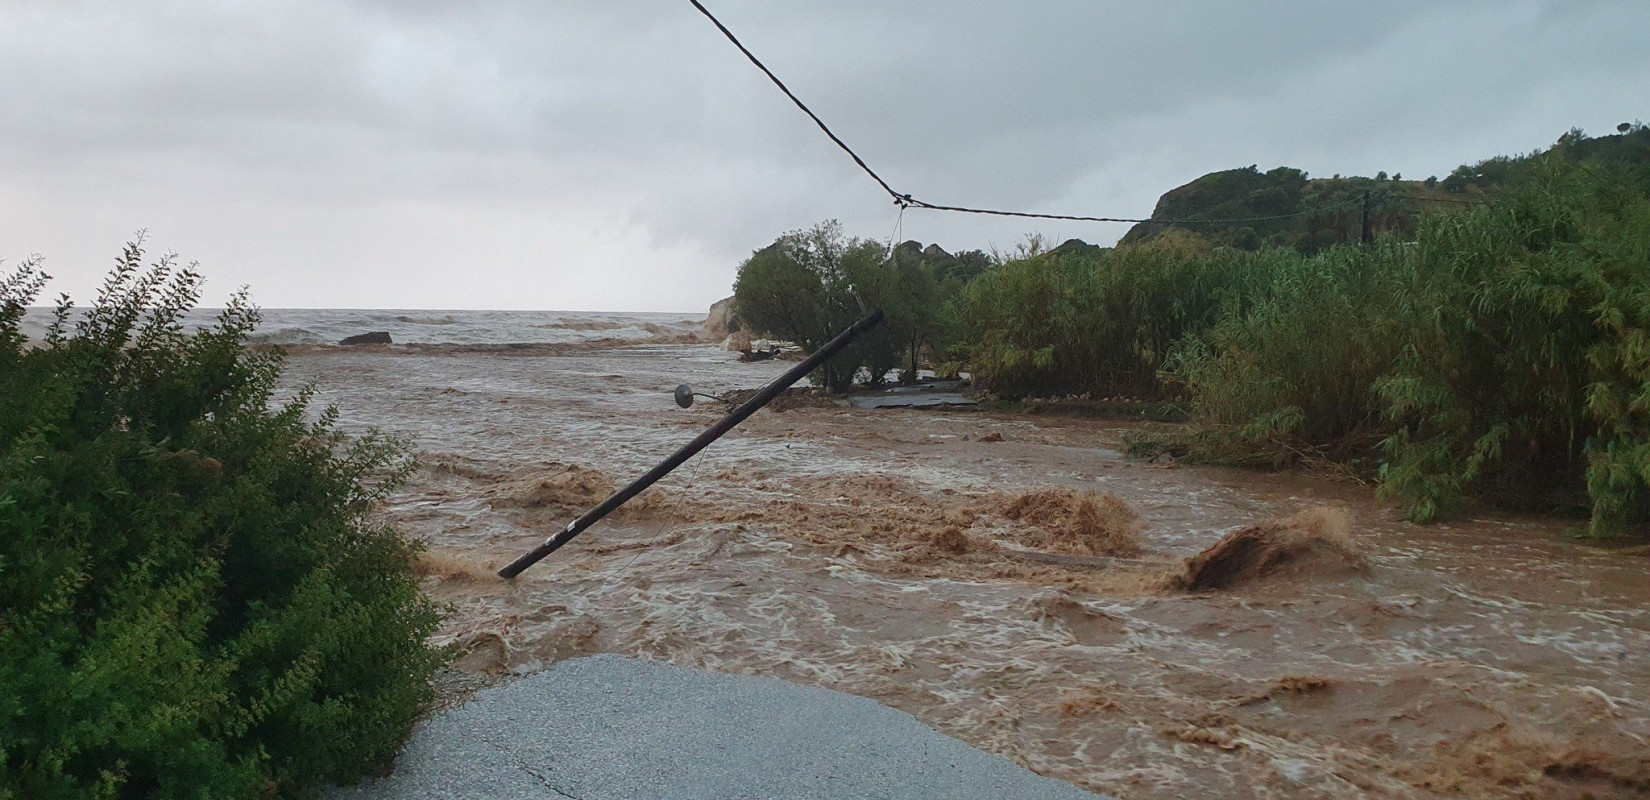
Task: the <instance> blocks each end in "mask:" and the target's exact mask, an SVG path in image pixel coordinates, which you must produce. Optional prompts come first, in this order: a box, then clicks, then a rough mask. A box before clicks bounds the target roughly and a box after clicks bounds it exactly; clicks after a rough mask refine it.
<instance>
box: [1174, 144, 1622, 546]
mask: <svg viewBox="0 0 1650 800" xmlns="http://www.w3.org/2000/svg"><path fill="white" fill-rule="evenodd" d="M1646 297H1650V199H1647V198H1646V197H1645V195H1644V192H1643V191H1642V190H1641V189H1640V188H1639V187H1637V186H1636V185H1635V184H1634V183H1633V182H1632V181H1631V180H1624V179H1623V178H1622V176H1619V175H1612V174H1610V173H1607V172H1605V171H1603V170H1600V169H1597V168H1592V167H1577V166H1574V165H1567V164H1565V163H1563V162H1560V161H1557V160H1552V161H1549V162H1547V163H1546V165H1545V167H1544V172H1542V173H1541V174H1540V176H1539V177H1537V178H1532V179H1530V180H1528V181H1526V182H1525V183H1523V184H1520V185H1519V186H1517V187H1513V188H1509V189H1506V190H1504V191H1503V193H1502V194H1500V195H1499V196H1498V197H1496V198H1495V199H1493V200H1492V201H1491V202H1488V203H1486V204H1484V205H1482V206H1480V207H1476V208H1472V209H1469V210H1466V211H1464V212H1461V213H1459V214H1455V215H1451V216H1443V215H1432V216H1428V217H1424V218H1423V219H1422V220H1421V223H1420V227H1419V229H1418V230H1417V238H1416V241H1415V242H1413V243H1405V242H1397V241H1391V240H1384V241H1383V242H1381V243H1380V244H1379V245H1378V246H1376V247H1372V248H1361V249H1344V250H1338V251H1331V252H1329V253H1326V254H1323V255H1320V256H1316V257H1299V258H1298V260H1297V261H1296V262H1295V263H1293V264H1290V265H1286V266H1285V267H1284V268H1282V269H1279V270H1277V271H1276V272H1275V273H1274V277H1273V279H1272V281H1271V282H1270V283H1269V284H1267V285H1266V286H1265V287H1264V289H1263V290H1262V291H1261V292H1260V293H1259V294H1258V295H1257V296H1256V297H1254V298H1253V299H1252V301H1251V302H1250V303H1249V304H1248V306H1247V308H1246V310H1242V311H1228V313H1227V314H1226V315H1225V316H1224V317H1223V318H1222V319H1221V320H1220V321H1219V322H1218V323H1216V324H1214V325H1213V326H1211V327H1210V328H1209V329H1208V330H1207V331H1206V332H1205V333H1203V334H1201V335H1199V336H1195V337H1190V338H1187V339H1185V340H1183V341H1182V342H1180V343H1179V344H1178V345H1177V346H1176V350H1175V353H1174V355H1173V356H1172V357H1171V358H1170V359H1169V361H1168V362H1167V364H1166V372H1167V375H1168V377H1170V378H1171V379H1172V380H1174V381H1176V382H1177V383H1179V384H1180V385H1181V386H1183V387H1184V389H1185V391H1186V393H1187V395H1188V396H1189V397H1190V398H1191V400H1192V405H1193V410H1194V413H1195V414H1196V416H1197V418H1198V419H1199V420H1201V421H1202V422H1204V423H1208V424H1212V425H1215V426H1218V427H1220V428H1221V429H1223V430H1224V431H1226V438H1227V441H1228V444H1229V445H1237V446H1236V447H1230V448H1228V449H1229V451H1230V450H1235V451H1237V452H1238V453H1239V454H1242V453H1243V451H1244V450H1245V449H1247V450H1248V451H1249V452H1251V453H1252V452H1254V451H1255V450H1257V449H1264V448H1266V447H1278V446H1282V447H1284V448H1286V449H1288V450H1291V451H1293V452H1300V451H1302V450H1304V449H1308V448H1310V449H1318V450H1327V451H1329V452H1331V453H1332V454H1333V455H1336V456H1338V457H1342V458H1345V457H1351V456H1355V455H1359V454H1364V453H1370V454H1378V455H1379V457H1380V458H1381V460H1382V463H1381V466H1380V468H1379V471H1378V474H1379V477H1380V480H1381V491H1382V493H1383V494H1385V495H1386V496H1389V497H1393V498H1396V499H1399V500H1401V501H1402V502H1403V503H1404V505H1405V507H1406V508H1407V509H1408V510H1409V514H1410V517H1411V518H1412V519H1415V520H1419V521H1425V520H1430V519H1433V518H1435V517H1436V516H1437V515H1438V514H1439V513H1441V512H1442V511H1444V510H1446V509H1447V508H1448V507H1449V506H1450V505H1452V504H1454V503H1455V502H1456V501H1458V500H1459V499H1460V498H1462V497H1463V496H1465V495H1468V494H1473V495H1478V496H1484V497H1488V498H1491V499H1494V500H1499V501H1504V502H1509V503H1512V504H1515V505H1531V504H1538V505H1545V506H1546V507H1548V508H1552V507H1555V506H1571V507H1573V506H1578V505H1579V506H1583V507H1588V508H1590V509H1591V513H1592V525H1591V530H1592V532H1593V533H1594V534H1595V535H1608V534H1612V533H1616V532H1619V531H1621V530H1622V529H1623V527H1624V526H1625V525H1627V524H1628V523H1631V522H1634V521H1638V520H1642V519H1644V518H1645V517H1646V515H1647V513H1650V411H1647V410H1646V409H1647V408H1650V393H1647V389H1646V387H1647V386H1650V304H1646V301H1645V298H1646ZM1234 460H1239V461H1242V460H1245V458H1244V457H1243V456H1242V455H1240V456H1239V457H1237V458H1235V459H1234Z"/></svg>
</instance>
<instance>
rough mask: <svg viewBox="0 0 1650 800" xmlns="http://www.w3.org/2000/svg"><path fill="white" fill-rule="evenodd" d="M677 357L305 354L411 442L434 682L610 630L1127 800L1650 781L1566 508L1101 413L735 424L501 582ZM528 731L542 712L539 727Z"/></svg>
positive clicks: (1622, 587) (1638, 697)
mask: <svg viewBox="0 0 1650 800" xmlns="http://www.w3.org/2000/svg"><path fill="white" fill-rule="evenodd" d="M787 366H788V365H787V364H783V363H777V364H776V363H773V362H761V363H740V362H738V361H737V354H734V353H728V352H723V351H720V350H718V349H716V348H714V347H711V346H706V345H693V344H678V343H650V344H643V345H634V344H632V345H627V346H613V347H604V346H600V345H597V346H582V345H581V346H579V347H566V348H543V347H541V348H537V349H525V350H509V349H499V348H479V349H478V348H446V349H440V348H425V349H416V348H382V349H372V350H347V349H328V348H314V349H308V350H304V351H302V352H299V353H295V354H294V356H293V357H292V359H291V360H290V362H289V370H288V376H287V380H288V381H289V382H290V383H291V384H292V385H293V386H296V385H298V384H301V383H302V382H304V381H307V380H310V379H314V380H315V381H316V382H317V387H318V393H319V395H320V398H321V399H322V401H324V402H331V403H335V404H337V405H338V406H339V407H340V409H341V411H342V419H343V424H344V425H345V426H346V427H350V428H356V429H362V428H366V427H369V426H371V427H377V428H379V429H382V430H385V431H388V432H391V433H395V434H399V435H402V436H406V437H408V438H410V439H412V440H413V441H414V443H415V444H416V446H417V448H418V449H419V450H420V452H421V453H422V454H423V455H422V461H423V466H422V467H421V468H420V470H419V472H418V473H417V475H416V477H415V480H414V481H413V482H412V483H411V484H409V485H408V486H406V487H404V488H403V489H401V490H400V491H399V492H398V493H397V495H396V496H395V498H394V502H393V503H392V504H391V506H390V507H389V508H387V509H386V510H385V512H384V513H385V514H386V516H387V517H388V518H389V519H390V520H391V521H393V522H394V523H395V524H397V525H400V526H402V527H403V528H404V529H405V530H407V531H409V532H411V533H413V534H414V535H416V536H418V537H420V538H421V539H423V540H424V541H425V542H427V544H428V546H429V550H428V552H426V553H425V555H424V556H423V558H422V559H421V561H420V563H419V564H418V565H417V566H418V569H419V571H420V573H421V574H422V575H423V576H424V577H423V581H424V584H425V587H426V590H427V591H428V592H430V593H431V594H432V595H433V596H435V597H437V598H439V599H440V600H442V601H443V602H445V603H448V604H449V605H450V607H451V609H452V613H451V614H450V616H449V618H448V619H447V622H446V624H445V626H444V627H443V629H442V631H441V633H440V636H439V640H440V642H441V643H443V644H448V645H451V646H453V647H454V648H455V650H457V651H458V652H459V653H461V656H460V658H459V661H458V666H459V668H460V669H463V670H466V671H469V672H472V673H475V674H477V675H484V676H507V675H509V674H513V673H525V672H530V671H533V670H536V669H539V668H542V667H543V666H545V665H547V664H550V663H553V662H555V661H557V660H560V659H564V658H568V657H571V656H575V655H580V654H586V653H594V652H617V653H624V654H628V655H638V656H643V657H648V658H654V659H658V660H662V661H669V662H672V663H678V664H684V665H689V666H696V667H704V668H709V669H715V670H722V671H728V672H743V673H754V674H763V675H771V676H776V677H780V678H784V679H787V680H792V681H797V682H802V683H809V684H816V685H820V686H825V687H829V688H832V689H838V690H842V691H847V692H852V693H855V694H860V695H864V696H868V697H872V698H875V699H877V700H879V701H881V702H883V703H886V704H888V705H891V706H893V707H896V708H899V709H902V710H904V711H907V712H910V713H911V714H914V715H915V716H916V717H917V718H919V719H921V720H922V721H924V722H925V723H927V724H929V725H931V726H933V727H934V728H936V729H938V730H940V731H942V732H944V733H947V734H949V735H952V736H955V737H957V738H959V739H962V740H964V741H966V742H969V743H971V744H973V745H975V746H977V747H980V748H982V749H985V750H988V751H991V752H995V753H999V754H1002V755H1004V756H1007V757H1009V758H1012V759H1014V760H1016V761H1019V762H1020V763H1022V764H1024V765H1026V766H1028V767H1030V768H1031V769H1033V770H1036V771H1038V772H1041V773H1043V774H1047V775H1051V776H1055V777H1059V778H1062V779H1065V780H1069V781H1071V782H1073V783H1076V784H1078V785H1081V786H1084V787H1089V788H1093V789H1096V790H1100V791H1104V792H1108V793H1111V794H1114V795H1116V796H1118V797H1121V798H1170V797H1185V796H1193V797H1226V798H1318V797H1370V798H1434V797H1532V798H1533V797H1560V798H1563V797H1571V798H1581V797H1588V796H1592V797H1637V796H1643V795H1644V794H1645V793H1646V792H1650V658H1647V656H1646V653H1647V651H1650V648H1647V645H1650V581H1647V580H1646V577H1645V575H1646V573H1645V565H1646V561H1645V560H1644V559H1643V558H1642V557H1636V556H1622V555H1619V554H1614V553H1609V552H1606V551H1603V550H1599V549H1596V548H1591V547H1587V546H1585V545H1581V544H1577V543H1574V542H1572V541H1568V540H1566V539H1565V538H1564V536H1563V534H1564V529H1563V527H1562V525H1561V524H1559V523H1554V522H1550V521H1542V520H1530V519H1511V518H1507V519H1499V518H1498V519H1480V520H1473V521H1466V522H1457V523H1450V524H1446V525H1438V526H1431V527H1420V526H1414V525H1410V524H1407V523H1403V522H1400V521H1398V520H1397V518H1396V516H1395V515H1394V514H1393V513H1392V512H1391V511H1390V510H1389V509H1388V508H1386V507H1384V506H1382V505H1380V504H1378V503H1375V502H1374V501H1373V500H1372V499H1371V498H1370V497H1369V493H1368V490H1367V489H1364V488H1361V487H1356V486H1347V485H1342V484H1337V483H1331V482H1323V481H1318V480H1314V479H1309V478H1305V477H1300V476H1291V475H1266V474H1257V473H1248V472H1238V471H1228V470H1217V469H1201V468H1183V467H1179V466H1175V465H1160V464H1143V463H1137V462H1131V461H1127V460H1125V459H1124V458H1123V457H1122V456H1121V455H1120V454H1119V452H1118V448H1119V447H1120V442H1121V437H1122V435H1123V433H1125V432H1126V431H1127V428H1128V424H1127V423H1125V422H1108V421H1103V420H1087V419H1085V420H1073V419H1060V418H1052V417H1041V416H1039V417H1020V416H1011V415H1000V414H992V413H986V412H975V411H956V410H898V409H889V410H861V409H851V408H841V407H838V406H835V405H799V406H797V407H793V408H791V409H790V410H788V411H785V412H784V413H770V412H763V413H759V414H757V415H756V416H755V417H753V418H751V420H749V421H748V422H747V423H745V425H743V426H741V427H740V428H739V429H737V430H736V431H735V432H733V433H732V434H730V435H729V436H728V437H726V438H724V439H723V440H722V441H720V442H718V443H717V444H715V445H713V446H712V447H711V448H709V449H708V450H706V451H705V452H704V453H703V454H701V455H700V456H699V457H698V458H696V459H694V460H693V461H691V462H689V463H688V464H687V465H685V466H683V467H682V468H681V469H679V470H678V471H677V472H676V473H674V474H672V475H671V476H670V477H668V478H667V479H665V480H664V481H663V482H661V484H659V485H658V486H656V487H655V488H654V489H652V490H650V491H649V492H647V493H645V494H644V495H642V496H641V497H639V498H637V500H636V501H634V502H633V503H632V505H630V506H627V507H626V508H625V509H624V510H623V511H621V512H620V513H618V514H616V515H614V516H613V517H611V518H609V519H608V520H607V521H604V522H603V523H601V524H599V525H598V526H596V527H595V528H593V529H591V530H590V531H589V532H588V533H587V534H585V535H584V536H583V537H581V538H580V539H579V540H577V541H576V542H574V543H573V544H571V545H569V546H568V547H566V548H564V549H563V550H561V551H559V552H557V553H556V554H554V555H553V556H551V557H550V558H549V559H547V560H546V561H544V562H542V563H540V564H539V565H538V566H536V567H534V568H533V569H532V570H529V571H528V572H527V573H525V574H524V575H523V576H521V577H520V578H518V579H517V580H515V581H513V582H505V581H502V580H499V579H497V578H496V577H494V576H493V575H492V571H493V570H494V569H496V568H497V567H498V566H500V565H502V564H504V563H506V562H508V561H509V560H511V559H513V558H514V557H515V556H516V555H519V554H520V553H521V552H522V551H524V550H526V549H527V548H530V547H532V546H533V545H535V544H537V543H538V542H540V541H542V540H543V539H544V538H545V537H546V536H548V535H549V534H550V533H552V532H553V531H555V530H556V529H558V528H560V527H561V526H563V525H565V524H566V522H567V521H568V520H570V519H571V518H572V517H573V516H575V515H576V514H578V513H579V512H580V511H582V510H584V508H586V507H587V506H589V505H591V504H593V503H594V502H597V501H599V500H600V499H601V498H602V497H603V496H605V494H606V492H608V491H610V490H611V489H612V488H613V487H614V486H616V485H622V484H623V483H624V482H625V481H628V480H629V479H630V478H631V477H633V476H635V475H637V474H639V473H640V472H642V471H643V470H645V469H647V468H648V467H650V466H652V465H653V464H654V463H655V462H656V461H658V460H659V459H660V458H662V457H663V456H665V455H667V454H668V453H669V452H670V451H672V450H673V449H674V448H675V447H677V446H678V445H679V444H681V443H682V442H685V441H686V440H687V439H689V438H691V437H692V436H693V435H694V434H696V433H697V432H698V431H699V430H701V429H702V428H704V427H706V426H708V425H709V424H710V423H711V422H712V421H714V420H715V419H716V418H717V416H718V415H719V413H720V410H719V409H718V408H716V407H715V404H705V405H701V406H696V407H694V408H692V409H686V410H684V409H680V408H677V407H676V406H675V405H674V403H673V402H672V399H671V389H673V388H674V387H675V385H676V384H677V383H681V382H688V383H691V384H693V386H694V388H695V389H696V390H698V391H703V392H707V393H712V394H720V393H723V392H727V391H731V390H738V389H750V388H752V387H755V386H759V385H760V384H761V383H763V382H764V381H766V380H767V379H769V378H771V377H772V376H774V375H777V374H779V373H780V372H782V371H783V370H784V369H785V368H786V367H787ZM546 724H552V725H553V724H554V720H546Z"/></svg>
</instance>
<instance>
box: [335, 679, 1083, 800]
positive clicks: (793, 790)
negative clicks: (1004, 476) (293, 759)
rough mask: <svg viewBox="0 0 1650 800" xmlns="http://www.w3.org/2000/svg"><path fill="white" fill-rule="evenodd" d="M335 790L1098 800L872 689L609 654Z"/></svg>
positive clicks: (529, 682)
mask: <svg viewBox="0 0 1650 800" xmlns="http://www.w3.org/2000/svg"><path fill="white" fill-rule="evenodd" d="M332 797H333V798H334V799H335V800H342V798H375V799H377V800H411V799H412V798H428V797H442V798H453V799H454V800H462V799H463V798H476V799H477V800H480V799H481V798H487V799H488V800H515V799H516V798H534V799H535V800H537V799H538V798H547V799H548V800H558V799H560V798H578V800H619V799H620V798H625V799H626V800H630V799H631V798H670V800H678V799H679V798H680V799H687V798H706V799H709V798H716V799H717V800H721V799H722V798H797V799H798V800H802V799H803V798H831V800H852V799H853V798H936V800H937V799H938V798H946V800H967V799H968V798H980V799H981V800H986V799H987V798H990V800H998V799H999V798H1005V797H1014V798H1048V799H1049V800H1096V798H1100V796H1099V795H1094V794H1090V793H1088V792H1084V791H1082V790H1079V789H1077V788H1076V787H1074V786H1072V785H1071V784H1069V783H1065V782H1063V781H1058V780H1054V779H1052V778H1045V777H1042V776H1040V775H1036V774H1034V773H1032V772H1030V771H1028V770H1026V769H1024V768H1022V767H1020V766H1018V765H1016V764H1014V763H1013V762H1010V761H1008V760H1006V759H1003V758H1000V757H997V756H993V755H988V754H986V753H983V752H980V751H979V750H975V749H973V748H971V747H969V746H968V745H965V744H963V743H962V742H959V741H957V740H956V739H952V738H950V737H948V736H943V735H941V734H939V733H936V732H934V731H933V730H932V729H930V728H928V727H927V726H925V725H923V724H922V723H920V722H918V721H917V720H916V719H915V718H914V717H912V716H911V715H909V714H906V713H904V712H902V711H896V710H894V709H891V708H888V707H887V706H884V705H881V704H880V703H877V702H876V701H873V700H868V699H866V698H863V697H856V696H854V695H849V694H843V693H841V692H833V691H829V690H826V689H819V688H813V687H807V686H800V685H797V684H792V683H786V682H784V681H778V680H772V679H768V678H756V677H750V676H745V675H725V674H719V673H712V672H705V671H701V670H695V669H687V668H684V667H675V666H670V665H665V664H659V663H655V662H651V661H642V660H637V659H631V658H625V657H622V656H612V655H600V656H593V657H589V658H580V659H574V660H571V661H564V662H561V663H559V664H557V665H555V666H553V667H551V668H550V669H547V670H545V671H543V672H540V673H538V674H535V675H532V676H530V677H526V678H522V679H520V680H517V681H514V682H512V683H509V684H507V685H504V686H500V687H497V688H493V689H488V690H484V691H482V692H480V693H478V694H477V695H476V696H475V698H474V700H473V701H471V702H470V703H468V704H465V705H463V706H461V707H458V708H455V709H452V710H450V711H448V712H446V713H444V714H442V715H440V716H438V717H435V718H432V719H430V720H427V721H426V722H424V723H422V724H421V725H419V727H418V729H417V730H416V731H415V732H414V733H413V737H412V740H411V741H410V742H409V743H408V745H407V747H406V749H405V750H404V751H403V752H402V754H401V756H400V758H399V759H398V760H397V762H396V768H395V773H394V774H393V775H391V776H390V777H388V778H385V779H383V780H379V781H374V782H370V783H365V784H362V785H361V786H358V787H352V788H342V789H337V790H335V791H334V793H333V794H332ZM1100 800H1104V798H1100Z"/></svg>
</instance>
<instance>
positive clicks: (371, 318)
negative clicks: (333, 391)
mask: <svg viewBox="0 0 1650 800" xmlns="http://www.w3.org/2000/svg"><path fill="white" fill-rule="evenodd" d="M82 313H83V312H82ZM220 313H221V309H208V308H202V309H194V310H191V311H189V312H188V313H187V314H186V315H185V317H184V325H185V327H186V328H188V329H199V328H203V327H209V326H211V325H212V324H213V323H214V322H215V321H216V320H217V317H218V315H219V314H220ZM259 314H260V315H261V317H262V320H261V323H260V324H259V326H258V329H257V331H256V332H255V333H254V334H253V335H252V336H251V337H249V338H250V343H252V344H274V345H292V346H322V347H324V346H329V345H337V344H338V343H339V342H341V341H343V340H344V338H346V337H349V336H355V335H357V334H362V333H369V332H375V331H383V332H386V333H388V334H389V335H390V339H391V341H392V342H393V343H395V344H417V345H557V344H581V343H595V342H614V343H619V342H625V341H636V342H642V341H655V340H668V339H673V338H676V337H681V336H687V335H691V334H694V333H696V332H699V331H700V330H702V325H703V322H704V316H703V315H702V314H694V313H692V312H684V313H649V312H591V311H470V310H448V311H442V310H427V309H342V308H265V309H261V310H260V311H259ZM51 317H52V312H51V309H47V308H31V309H29V311H28V312H27V313H26V314H25V316H24V321H23V334H24V335H25V336H26V337H28V338H30V339H33V340H39V339H41V338H44V337H45V335H46V330H47V326H48V325H49V324H50V323H51Z"/></svg>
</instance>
